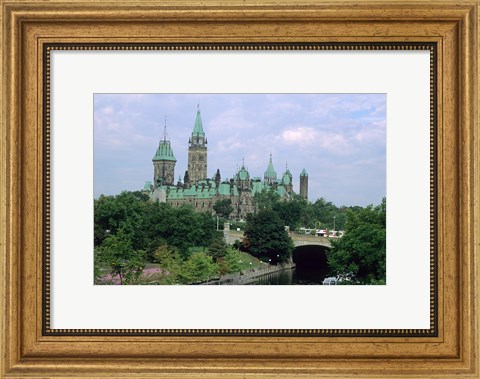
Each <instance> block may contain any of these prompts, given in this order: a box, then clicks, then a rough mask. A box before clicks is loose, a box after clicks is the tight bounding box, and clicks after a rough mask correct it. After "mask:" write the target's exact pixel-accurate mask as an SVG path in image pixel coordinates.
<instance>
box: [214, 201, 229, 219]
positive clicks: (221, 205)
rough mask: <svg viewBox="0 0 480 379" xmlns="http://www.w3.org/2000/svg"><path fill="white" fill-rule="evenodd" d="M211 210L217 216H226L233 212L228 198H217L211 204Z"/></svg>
mask: <svg viewBox="0 0 480 379" xmlns="http://www.w3.org/2000/svg"><path fill="white" fill-rule="evenodd" d="M213 210H214V211H215V213H216V214H217V215H218V216H219V217H224V218H228V217H229V216H230V214H231V213H232V212H233V207H232V202H231V201H230V199H223V200H217V201H216V202H215V204H214V205H213Z"/></svg>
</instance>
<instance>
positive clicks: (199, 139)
mask: <svg viewBox="0 0 480 379" xmlns="http://www.w3.org/2000/svg"><path fill="white" fill-rule="evenodd" d="M207 145H208V141H207V137H206V134H205V131H204V129H203V123H202V118H201V114H200V110H199V109H197V115H196V118H195V123H194V127H193V131H192V134H191V136H190V138H189V141H188V170H187V171H185V174H184V177H183V182H182V181H181V178H180V177H179V178H178V181H177V183H176V184H175V183H173V178H174V177H175V176H174V175H175V164H176V159H175V155H174V153H173V148H172V146H171V144H170V141H169V140H168V136H167V133H166V128H165V130H164V133H163V138H162V139H161V140H160V143H159V146H158V148H157V151H156V153H155V156H154V157H153V159H152V162H153V171H154V173H153V176H154V178H153V182H150V181H149V182H146V183H145V186H144V192H146V193H148V194H149V195H150V197H151V199H152V200H157V201H160V202H167V203H169V204H171V205H172V206H175V207H179V206H181V205H184V204H188V205H191V206H192V207H193V208H194V209H195V210H197V211H203V212H207V211H209V212H212V213H213V214H214V213H215V212H214V210H213V206H214V204H215V203H216V201H218V200H224V199H229V200H230V202H231V204H232V207H233V212H232V213H231V214H230V217H231V218H232V219H236V220H244V219H245V218H246V216H247V214H249V213H252V212H254V211H255V203H254V198H255V194H256V193H258V192H261V191H265V190H273V191H275V192H276V193H277V194H278V195H279V196H280V198H281V199H282V200H286V201H288V200H289V199H291V198H292V196H293V194H294V191H293V182H292V173H291V172H290V170H289V169H288V168H286V170H285V172H284V173H283V175H282V176H281V177H280V178H278V177H277V172H276V171H275V169H274V167H273V161H272V155H270V160H269V163H268V166H267V169H266V171H265V173H264V176H263V180H262V179H261V178H260V177H251V175H250V173H249V172H248V170H247V168H246V167H245V164H244V163H242V166H241V167H240V168H239V169H238V170H237V172H236V173H235V175H234V176H233V177H231V178H227V179H224V180H222V177H221V174H220V170H219V169H217V170H216V172H215V175H214V176H213V177H212V178H208V177H207V156H208V155H207V153H208V148H207ZM300 194H301V195H302V196H303V197H304V198H307V196H308V175H307V173H306V171H305V169H304V170H303V171H302V174H301V175H300Z"/></svg>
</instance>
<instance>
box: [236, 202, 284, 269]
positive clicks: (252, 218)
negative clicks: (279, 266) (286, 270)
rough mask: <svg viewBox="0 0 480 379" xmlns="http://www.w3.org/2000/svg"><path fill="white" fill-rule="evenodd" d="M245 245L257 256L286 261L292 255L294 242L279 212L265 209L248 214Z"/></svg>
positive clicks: (275, 260)
mask: <svg viewBox="0 0 480 379" xmlns="http://www.w3.org/2000/svg"><path fill="white" fill-rule="evenodd" d="M243 247H244V248H245V249H246V250H247V251H248V252H249V253H250V254H252V255H254V256H256V257H259V258H268V259H271V260H272V261H273V262H277V261H280V262H285V261H286V260H288V259H289V258H290V256H291V253H292V250H293V242H292V239H291V238H290V237H289V235H288V233H287V232H286V230H285V224H284V222H283V221H282V220H281V219H280V217H279V216H278V215H277V213H275V212H274V211H273V210H269V209H264V210H261V211H259V212H257V213H256V214H250V215H248V217H247V225H246V226H245V232H244V239H243ZM277 256H278V257H277Z"/></svg>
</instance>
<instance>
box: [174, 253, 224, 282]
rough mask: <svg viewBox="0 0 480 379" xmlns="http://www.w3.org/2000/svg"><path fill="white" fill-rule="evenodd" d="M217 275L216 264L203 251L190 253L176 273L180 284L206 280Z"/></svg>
mask: <svg viewBox="0 0 480 379" xmlns="http://www.w3.org/2000/svg"><path fill="white" fill-rule="evenodd" d="M215 276H218V266H217V265H216V264H215V263H214V262H213V259H212V257H210V256H208V255H207V254H205V253H197V254H192V255H191V256H190V258H189V259H188V260H187V261H186V262H183V264H182V265H181V266H180V270H179V271H178V273H177V278H178V282H179V283H180V284H191V283H199V282H206V281H207V280H210V279H212V278H214V277H215Z"/></svg>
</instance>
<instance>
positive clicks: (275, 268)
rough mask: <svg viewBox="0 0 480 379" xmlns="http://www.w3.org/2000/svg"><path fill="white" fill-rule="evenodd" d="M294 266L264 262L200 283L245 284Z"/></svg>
mask: <svg viewBox="0 0 480 379" xmlns="http://www.w3.org/2000/svg"><path fill="white" fill-rule="evenodd" d="M293 268H295V263H282V264H278V265H269V264H264V265H263V266H261V267H257V268H251V269H248V270H243V271H241V272H235V273H232V274H227V275H224V276H221V277H220V278H219V279H216V280H210V281H208V282H205V283H201V285H245V284H251V283H253V282H255V281H256V280H257V279H258V278H260V277H262V276H265V275H270V274H273V273H276V272H280V271H283V270H291V269H293Z"/></svg>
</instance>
